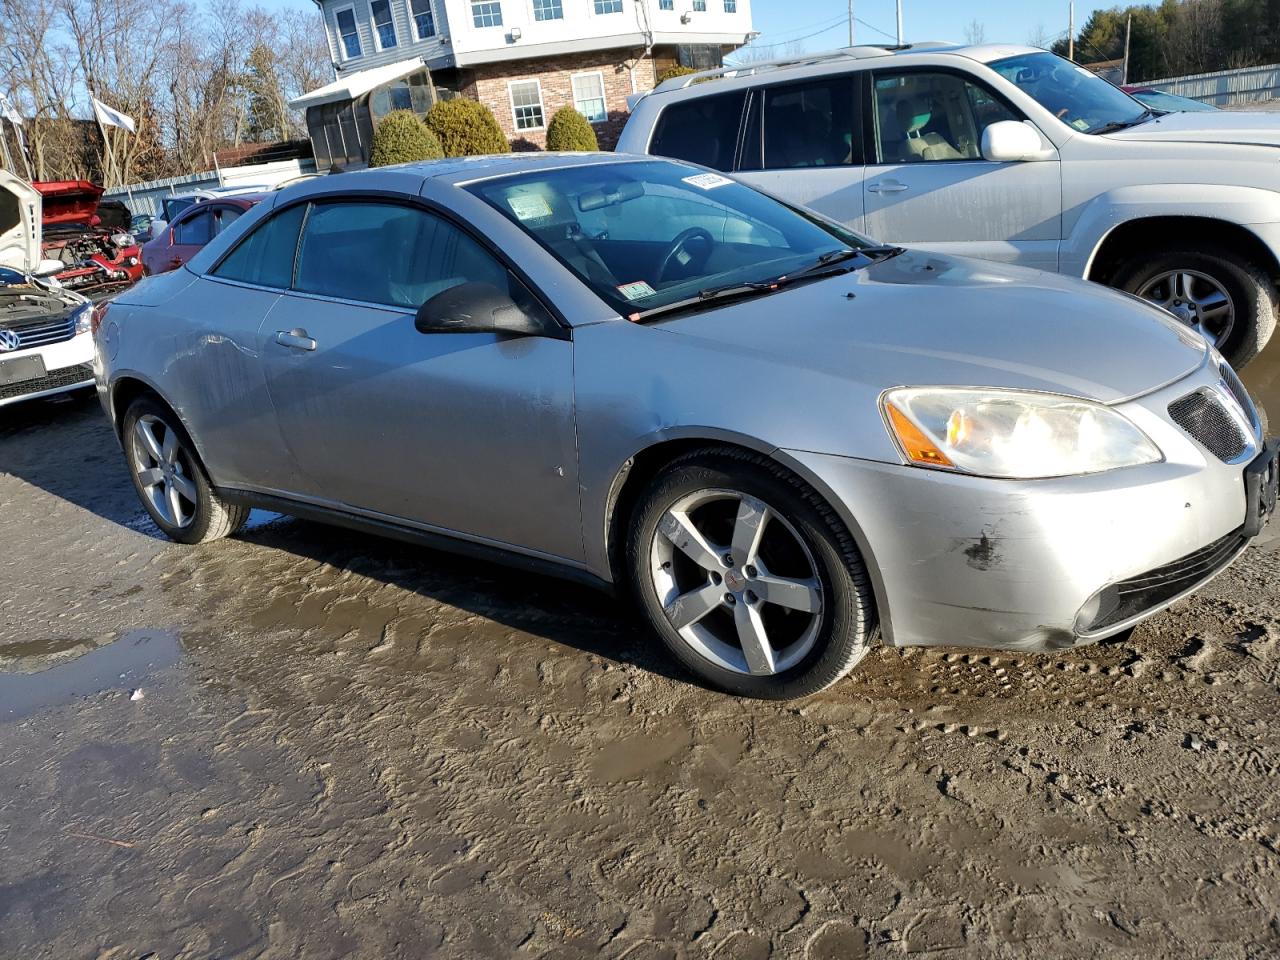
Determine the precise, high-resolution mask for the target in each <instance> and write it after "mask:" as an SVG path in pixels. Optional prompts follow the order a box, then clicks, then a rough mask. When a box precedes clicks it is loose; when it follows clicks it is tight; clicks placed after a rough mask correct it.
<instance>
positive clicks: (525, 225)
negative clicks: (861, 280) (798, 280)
mask: <svg viewBox="0 0 1280 960" xmlns="http://www.w3.org/2000/svg"><path fill="white" fill-rule="evenodd" d="M467 189H468V190H470V191H471V192H472V193H474V194H475V195H477V196H478V197H480V198H481V199H483V200H485V201H486V202H488V203H489V204H490V205H492V206H493V207H494V208H495V209H497V210H498V211H499V212H501V213H502V214H503V215H504V216H506V217H507V218H508V219H510V220H511V221H512V222H513V223H514V224H516V226H518V227H519V228H520V229H521V230H523V231H525V232H526V233H528V234H529V235H530V236H532V237H533V238H534V239H535V240H537V241H538V242H539V243H540V244H542V246H543V247H544V248H546V249H547V250H548V251H549V252H550V253H552V254H553V255H554V256H555V257H556V258H557V259H559V260H560V262H561V263H563V264H564V265H565V266H567V267H568V268H569V269H570V270H572V271H573V272H574V273H576V274H577V275H578V277H579V278H580V279H581V280H582V282H583V283H585V284H586V285H587V286H589V287H590V288H591V289H592V290H594V291H595V292H596V293H597V294H598V295H599V296H600V297H601V298H603V299H604V300H605V301H606V302H608V303H609V304H610V305H612V306H613V307H614V308H616V309H617V310H618V312H619V313H621V314H622V315H624V316H629V315H633V314H644V313H646V312H649V311H653V310H659V309H662V308H665V307H670V306H672V305H674V304H678V303H681V302H684V301H687V300H691V299H694V298H699V297H703V298H707V299H710V298H711V297H712V296H714V295H715V294H718V293H720V292H722V291H724V290H726V289H728V288H731V287H735V286H738V285H742V286H743V287H744V288H745V289H747V290H749V289H750V286H749V285H751V284H765V285H767V284H769V283H771V282H773V281H776V280H778V279H779V278H784V277H786V276H787V275H788V274H794V273H796V272H799V271H804V270H809V269H812V268H820V267H822V266H823V265H824V264H826V263H834V262H835V261H836V260H838V259H841V258H843V257H846V256H848V257H852V256H853V251H855V250H862V249H869V248H871V247H872V244H871V243H870V241H868V240H865V239H863V238H861V237H858V236H856V235H854V234H851V233H848V232H847V231H845V230H842V229H841V228H839V227H836V226H834V225H831V224H827V223H825V222H821V221H819V220H817V219H811V218H810V217H808V216H806V215H804V214H801V213H799V212H798V211H795V210H793V209H791V208H790V207H788V206H785V205H784V204H782V203H780V202H778V201H777V200H773V199H771V198H769V197H766V196H765V195H764V194H761V193H757V192H756V191H755V190H752V189H751V188H749V187H746V186H743V185H742V184H740V183H737V182H736V181H733V180H730V179H728V178H727V177H722V176H721V175H720V174H718V173H709V172H706V171H702V170H699V169H697V168H695V167H688V166H685V165H683V164H677V163H670V162H666V161H652V162H623V163H610V164H592V165H589V166H588V165H576V166H572V167H566V168H561V169H558V170H539V171H536V172H534V173H528V174H520V175H515V176H506V177H499V178H495V179H492V180H484V181H480V182H477V183H473V184H471V185H470V186H469V187H468V188H467ZM868 262H869V261H868ZM764 289H769V288H768V287H767V286H765V287H764Z"/></svg>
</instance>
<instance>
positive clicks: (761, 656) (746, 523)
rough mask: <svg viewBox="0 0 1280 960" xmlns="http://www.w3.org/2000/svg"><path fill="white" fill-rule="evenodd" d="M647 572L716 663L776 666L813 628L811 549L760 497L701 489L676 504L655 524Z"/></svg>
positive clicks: (816, 608)
mask: <svg viewBox="0 0 1280 960" xmlns="http://www.w3.org/2000/svg"><path fill="white" fill-rule="evenodd" d="M650 573H651V576H652V578H653V586H654V590H655V593H656V595H657V597H658V598H659V601H660V603H661V604H662V608H663V612H664V613H665V615H666V617H667V619H668V621H669V622H670V623H671V626H672V627H673V628H674V629H675V631H676V632H677V633H678V634H679V636H680V637H681V639H682V640H684V642H685V643H687V644H688V645H689V646H690V647H692V648H693V649H694V650H695V651H696V652H697V653H699V654H700V655H701V656H703V657H705V658H707V659H708V660H710V661H711V662H712V663H714V664H716V665H717V666H720V667H723V668H725V669H728V670H732V671H734V672H736V673H741V674H751V675H755V676H769V675H772V674H776V673H781V672H782V671H784V670H787V669H789V668H790V667H793V666H795V665H796V664H797V663H798V662H799V661H800V660H801V659H803V657H804V656H805V654H807V653H808V652H809V651H810V650H811V649H812V648H813V645H814V642H815V640H816V639H817V637H818V633H819V627H820V626H821V623H822V613H823V593H822V585H821V581H820V579H819V577H818V566H817V564H816V562H815V561H814V558H813V554H812V553H811V552H810V550H809V548H808V546H806V544H805V542H804V540H803V538H801V536H800V535H799V534H798V533H797V532H796V530H795V528H794V527H792V526H791V524H790V523H788V522H787V520H786V519H785V518H784V517H782V516H780V515H779V514H778V513H777V512H776V511H774V510H773V509H772V508H770V507H769V506H768V505H767V504H766V503H764V502H763V501H762V500H759V499H757V498H756V497H752V496H749V495H747V494H745V493H741V492H738V491H734V490H724V489H720V490H702V491H698V492H697V493H693V494H690V495H688V496H685V497H682V498H681V499H679V500H678V501H676V502H675V503H673V504H672V505H671V506H670V507H669V508H668V509H667V510H666V511H665V512H664V513H663V514H662V517H661V519H660V520H659V521H658V526H657V530H656V531H655V532H654V536H653V543H652V547H651V549H650Z"/></svg>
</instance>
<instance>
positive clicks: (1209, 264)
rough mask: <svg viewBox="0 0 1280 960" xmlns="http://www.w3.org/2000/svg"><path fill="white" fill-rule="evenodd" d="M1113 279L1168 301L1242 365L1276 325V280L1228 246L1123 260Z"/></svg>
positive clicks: (1168, 307) (1131, 289)
mask: <svg viewBox="0 0 1280 960" xmlns="http://www.w3.org/2000/svg"><path fill="white" fill-rule="evenodd" d="M1111 285H1112V286H1114V287H1119V288H1120V289H1121V290H1127V291H1128V292H1129V293H1133V294H1136V295H1137V296H1139V297H1142V298H1143V299H1144V300H1150V301H1151V302H1152V303H1155V304H1157V305H1159V306H1161V307H1164V308H1165V309H1166V310H1168V311H1169V312H1170V313H1172V314H1173V315H1174V316H1176V317H1177V318H1178V319H1179V320H1181V321H1182V322H1183V323H1185V324H1187V325H1188V326H1190V327H1193V328H1194V329H1196V330H1198V331H1199V332H1200V333H1201V334H1203V335H1204V337H1205V339H1207V340H1208V341H1209V342H1210V343H1212V344H1213V345H1214V346H1215V347H1217V348H1218V350H1219V352H1221V353H1222V355H1223V356H1224V357H1226V358H1227V361H1228V362H1229V363H1230V364H1231V365H1232V366H1233V367H1236V368H1239V367H1243V366H1244V365H1245V364H1246V363H1248V362H1249V361H1250V360H1252V359H1253V358H1254V357H1255V356H1257V355H1258V353H1259V352H1260V351H1261V350H1262V348H1263V347H1265V346H1266V344H1267V341H1268V340H1269V339H1271V334H1272V332H1273V331H1274V330H1275V326H1276V288H1275V284H1274V283H1272V281H1271V279H1270V278H1269V277H1268V276H1267V274H1266V272H1265V271H1263V270H1262V269H1260V268H1259V267H1258V266H1257V265H1256V264H1254V263H1252V262H1251V261H1249V260H1247V259H1246V258H1244V257H1242V256H1240V255H1239V254H1237V253H1235V252H1233V251H1231V250H1228V249H1225V248H1221V247H1205V248H1203V249H1201V250H1188V249H1173V250H1168V251H1160V252H1157V253H1155V254H1144V255H1142V256H1139V257H1135V258H1133V259H1132V260H1130V261H1128V262H1127V263H1125V264H1122V265H1121V266H1120V268H1119V269H1118V270H1117V271H1116V272H1115V274H1114V275H1113V277H1112V279H1111Z"/></svg>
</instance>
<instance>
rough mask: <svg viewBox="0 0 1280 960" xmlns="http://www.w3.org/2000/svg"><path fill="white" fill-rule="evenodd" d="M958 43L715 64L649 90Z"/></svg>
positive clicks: (870, 47) (864, 46)
mask: <svg viewBox="0 0 1280 960" xmlns="http://www.w3.org/2000/svg"><path fill="white" fill-rule="evenodd" d="M956 46H958V45H957V44H955V43H951V42H950V41H947V40H925V41H922V42H920V43H904V44H901V45H894V44H879V43H867V44H859V45H857V46H853V47H840V48H839V49H837V50H829V51H827V52H825V53H811V54H806V55H804V56H799V57H781V58H779V59H777V60H761V61H759V62H757V63H744V64H742V65H741V66H736V67H735V66H725V67H716V68H715V69H712V70H700V71H698V72H697V73H688V74H685V75H683V76H679V77H672V78H671V79H670V80H664V81H663V82H662V83H660V84H658V86H656V87H654V88H653V90H651V91H650V93H651V94H652V93H668V92H670V91H672V90H683V89H684V88H685V87H688V86H690V85H691V84H694V83H703V82H705V81H707V80H719V79H731V78H733V77H750V76H754V75H755V74H757V73H765V72H768V71H770V70H781V69H784V68H787V67H810V66H816V65H818V64H820V63H830V62H832V61H836V60H866V59H868V58H871V57H891V56H893V55H894V54H895V53H907V52H909V51H915V50H943V49H951V48H954V47H956Z"/></svg>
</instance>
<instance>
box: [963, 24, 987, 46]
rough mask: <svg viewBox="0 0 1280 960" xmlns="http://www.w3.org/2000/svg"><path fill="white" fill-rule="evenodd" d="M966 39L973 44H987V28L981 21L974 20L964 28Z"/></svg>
mask: <svg viewBox="0 0 1280 960" xmlns="http://www.w3.org/2000/svg"><path fill="white" fill-rule="evenodd" d="M964 38H965V40H966V41H968V42H969V43H972V44H978V43H986V42H987V28H986V26H985V25H984V24H983V23H982V21H981V20H978V19H977V18H974V19H973V20H970V21H969V23H968V25H967V26H966V27H965V28H964Z"/></svg>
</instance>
